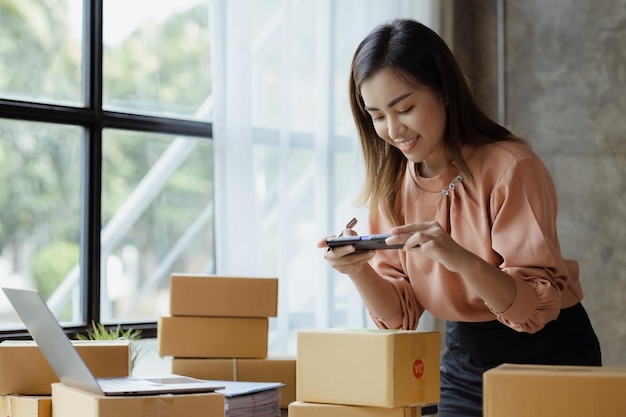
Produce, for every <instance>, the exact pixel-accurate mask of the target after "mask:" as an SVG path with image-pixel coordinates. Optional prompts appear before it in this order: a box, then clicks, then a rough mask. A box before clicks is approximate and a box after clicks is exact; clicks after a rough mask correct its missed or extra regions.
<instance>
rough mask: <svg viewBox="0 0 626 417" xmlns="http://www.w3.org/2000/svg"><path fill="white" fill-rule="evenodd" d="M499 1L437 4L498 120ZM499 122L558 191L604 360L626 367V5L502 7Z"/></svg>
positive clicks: (569, 253)
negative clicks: (528, 148) (529, 149)
mask: <svg viewBox="0 0 626 417" xmlns="http://www.w3.org/2000/svg"><path fill="white" fill-rule="evenodd" d="M498 3H499V0H463V1H459V0H456V1H455V0H442V2H441V5H442V16H444V20H443V23H442V34H443V36H444V38H445V39H446V41H447V42H448V43H449V45H450V46H451V47H452V49H453V51H454V52H455V55H456V56H457V58H458V59H459V61H460V63H461V66H462V67H463V69H464V71H465V72H466V74H467V75H468V76H469V78H470V79H471V81H472V82H473V83H474V85H475V87H476V89H477V94H478V96H479V97H480V100H481V102H482V104H483V106H484V107H485V109H486V110H488V111H489V112H490V113H491V114H492V115H493V116H494V117H496V118H498V111H497V109H498V82H497V81H498V78H497V70H496V69H497V62H498V56H499V55H498V47H497V45H498V44H497V42H498V30H497V28H498V18H497V16H498V13H497V11H498V6H499V4H498ZM500 5H503V6H504V8H503V10H504V19H503V20H500V21H501V22H503V28H504V31H503V33H504V36H503V37H500V40H502V41H503V44H502V45H503V46H504V51H505V54H504V61H503V62H504V64H505V65H504V68H505V71H504V74H505V77H504V79H505V82H504V84H502V85H503V86H504V89H503V91H504V93H505V94H504V97H505V100H504V105H505V109H506V113H505V115H506V117H505V124H506V125H507V126H508V127H509V128H510V129H512V130H513V131H514V132H515V133H517V134H518V135H520V136H523V137H525V138H526V139H528V140H529V141H530V142H531V144H532V146H533V148H534V149H535V151H536V152H537V153H538V154H539V155H540V156H541V157H542V159H543V160H544V162H545V163H546V165H547V167H548V169H549V170H550V172H551V173H552V175H553V177H554V180H555V183H556V186H557V190H558V192H559V220H558V227H559V234H560V241H561V249H562V251H563V254H564V255H565V256H566V257H570V258H575V259H577V260H578V261H579V262H580V267H581V280H582V283H583V289H584V291H585V299H584V301H583V304H584V305H585V307H586V308H587V311H588V312H589V315H590V317H591V320H592V322H593V324H594V326H595V328H596V332H597V333H598V336H599V338H600V343H601V345H602V349H603V357H604V364H605V365H609V366H626V323H625V318H626V1H624V0H503V1H502V2H501V3H500Z"/></svg>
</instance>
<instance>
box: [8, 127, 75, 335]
mask: <svg viewBox="0 0 626 417" xmlns="http://www.w3.org/2000/svg"><path fill="white" fill-rule="evenodd" d="M82 135H83V131H82V129H81V128H78V127H69V126H58V125H52V124H44V123H32V122H21V121H10V120H4V119H0V181H1V183H2V187H0V285H1V286H9V287H24V288H36V289H38V290H39V292H40V293H41V295H42V296H43V297H44V299H47V300H48V303H49V305H50V307H51V309H52V310H53V311H54V313H55V314H56V316H57V317H58V318H59V320H61V321H64V322H76V323H79V322H82V312H81V310H80V306H81V303H80V302H79V299H78V297H79V291H78V290H79V285H80V281H79V274H78V272H79V262H80V256H79V255H80V213H81V175H82V173H81V155H82ZM0 322H1V323H2V327H3V328H6V326H8V327H15V326H18V327H20V328H23V325H22V324H21V320H20V319H19V318H17V316H16V315H15V313H14V310H13V308H12V307H11V306H10V304H9V302H8V301H7V300H6V298H4V294H3V295H2V297H1V299H0Z"/></svg>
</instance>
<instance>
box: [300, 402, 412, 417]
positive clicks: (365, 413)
mask: <svg viewBox="0 0 626 417" xmlns="http://www.w3.org/2000/svg"><path fill="white" fill-rule="evenodd" d="M421 415H422V408H421V407H420V406H419V405H414V406H408V407H396V408H385V407H363V406H358V405H338V404H321V403H306V402H302V401H296V402H293V403H291V404H289V417H419V416H421Z"/></svg>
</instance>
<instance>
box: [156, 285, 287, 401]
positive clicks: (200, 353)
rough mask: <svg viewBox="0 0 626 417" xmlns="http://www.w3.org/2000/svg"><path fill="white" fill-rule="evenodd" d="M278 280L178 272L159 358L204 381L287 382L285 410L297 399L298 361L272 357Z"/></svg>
mask: <svg viewBox="0 0 626 417" xmlns="http://www.w3.org/2000/svg"><path fill="white" fill-rule="evenodd" d="M277 312H278V279H277V278H250V277H224V276H216V275H192V274H173V275H172V276H171V278H170V315H169V316H163V317H160V318H159V328H158V339H159V354H160V355H161V356H171V357H173V359H172V372H173V373H175V374H180V375H187V376H191V377H194V378H200V379H213V380H226V381H251V382H282V383H284V384H285V386H284V387H283V388H280V389H279V390H280V395H281V408H287V407H288V405H289V403H290V402H292V401H294V400H295V389H296V388H295V384H296V360H295V358H289V357H286V358H279V357H268V330H269V318H270V317H276V316H277Z"/></svg>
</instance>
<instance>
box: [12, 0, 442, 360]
mask: <svg viewBox="0 0 626 417" xmlns="http://www.w3.org/2000/svg"><path fill="white" fill-rule="evenodd" d="M36 3H37V5H36V6H34V5H32V4H31V3H30V2H28V3H25V2H23V1H22V0H5V1H4V2H2V3H1V4H2V5H1V6H0V7H1V9H0V62H1V63H2V64H0V175H1V176H2V180H3V181H4V182H3V184H7V186H5V187H3V188H2V189H0V285H3V286H22V287H31V288H37V289H39V290H40V291H41V292H42V294H43V295H44V296H45V297H46V299H47V300H48V303H49V305H50V306H51V307H52V308H53V310H54V312H55V313H56V315H57V317H58V318H59V319H60V320H61V322H62V324H63V325H65V326H66V327H68V328H70V330H76V331H82V330H84V328H85V326H86V325H87V324H88V323H90V322H91V320H95V321H97V322H102V323H104V324H116V323H122V324H123V325H124V326H132V327H134V328H139V329H142V330H143V331H144V333H143V335H144V336H147V337H150V336H152V337H154V336H155V335H156V329H155V327H156V326H155V323H156V320H157V317H158V315H159V314H162V313H166V312H167V310H168V302H169V291H168V287H169V276H170V274H171V273H172V272H189V273H201V274H210V273H217V274H220V275H231V276H260V277H278V278H279V306H278V307H279V309H278V317H276V318H272V320H270V335H269V346H268V348H269V350H270V352H272V353H278V354H281V353H285V354H294V353H295V339H296V333H297V330H298V329H302V328H311V327H363V326H369V325H371V323H370V321H369V318H368V316H367V313H366V312H365V310H364V308H363V304H362V302H361V300H360V298H359V296H358V294H357V293H356V290H355V289H354V287H353V285H352V284H351V282H350V281H349V280H348V279H347V278H346V277H343V276H340V274H337V273H335V272H333V271H332V270H330V268H329V267H328V266H327V265H326V263H325V262H324V261H323V260H322V258H321V253H320V249H318V248H317V247H316V243H317V241H318V240H319V239H320V238H322V237H323V236H325V235H328V234H332V233H335V232H336V231H337V230H339V229H340V228H342V227H343V225H344V224H345V222H346V221H347V220H348V219H350V218H352V217H353V216H357V217H358V218H359V220H360V222H359V224H358V225H357V230H358V231H360V232H364V231H366V225H365V223H366V217H365V209H364V208H362V207H356V206H355V204H354V201H355V197H356V195H357V193H358V191H359V189H360V184H361V175H362V168H361V160H360V150H359V146H358V141H357V138H356V134H355V132H354V126H353V123H352V120H351V116H350V110H349V105H348V97H347V80H348V75H349V74H348V72H349V65H350V60H351V58H352V54H353V52H354V49H355V48H356V46H357V44H358V42H360V40H361V39H362V38H363V36H365V34H366V33H367V32H369V31H370V30H371V29H372V28H373V27H374V26H375V25H377V24H379V23H381V22H383V21H385V20H387V19H391V18H393V17H414V18H417V19H420V20H422V21H424V22H425V23H427V24H428V23H429V22H435V21H436V20H435V19H436V8H435V7H434V4H435V1H434V0H424V1H419V2H416V1H414V0H342V1H334V0H315V1H312V0H263V1H256V0H239V1H233V0H177V1H171V0H158V1H157V0H132V1H128V0H106V1H105V0H90V1H87V0H85V1H80V0H43V1H40V2H36ZM26 4H27V5H26ZM8 63H10V64H8ZM12 311H13V310H12V308H11V307H10V306H9V305H8V302H7V301H6V300H3V299H2V295H1V294H0V330H1V331H4V332H5V336H7V337H8V336H10V335H11V334H12V332H13V333H15V332H18V331H19V330H20V329H22V326H21V323H20V322H19V320H18V319H17V317H15V315H14V314H13V313H12Z"/></svg>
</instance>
